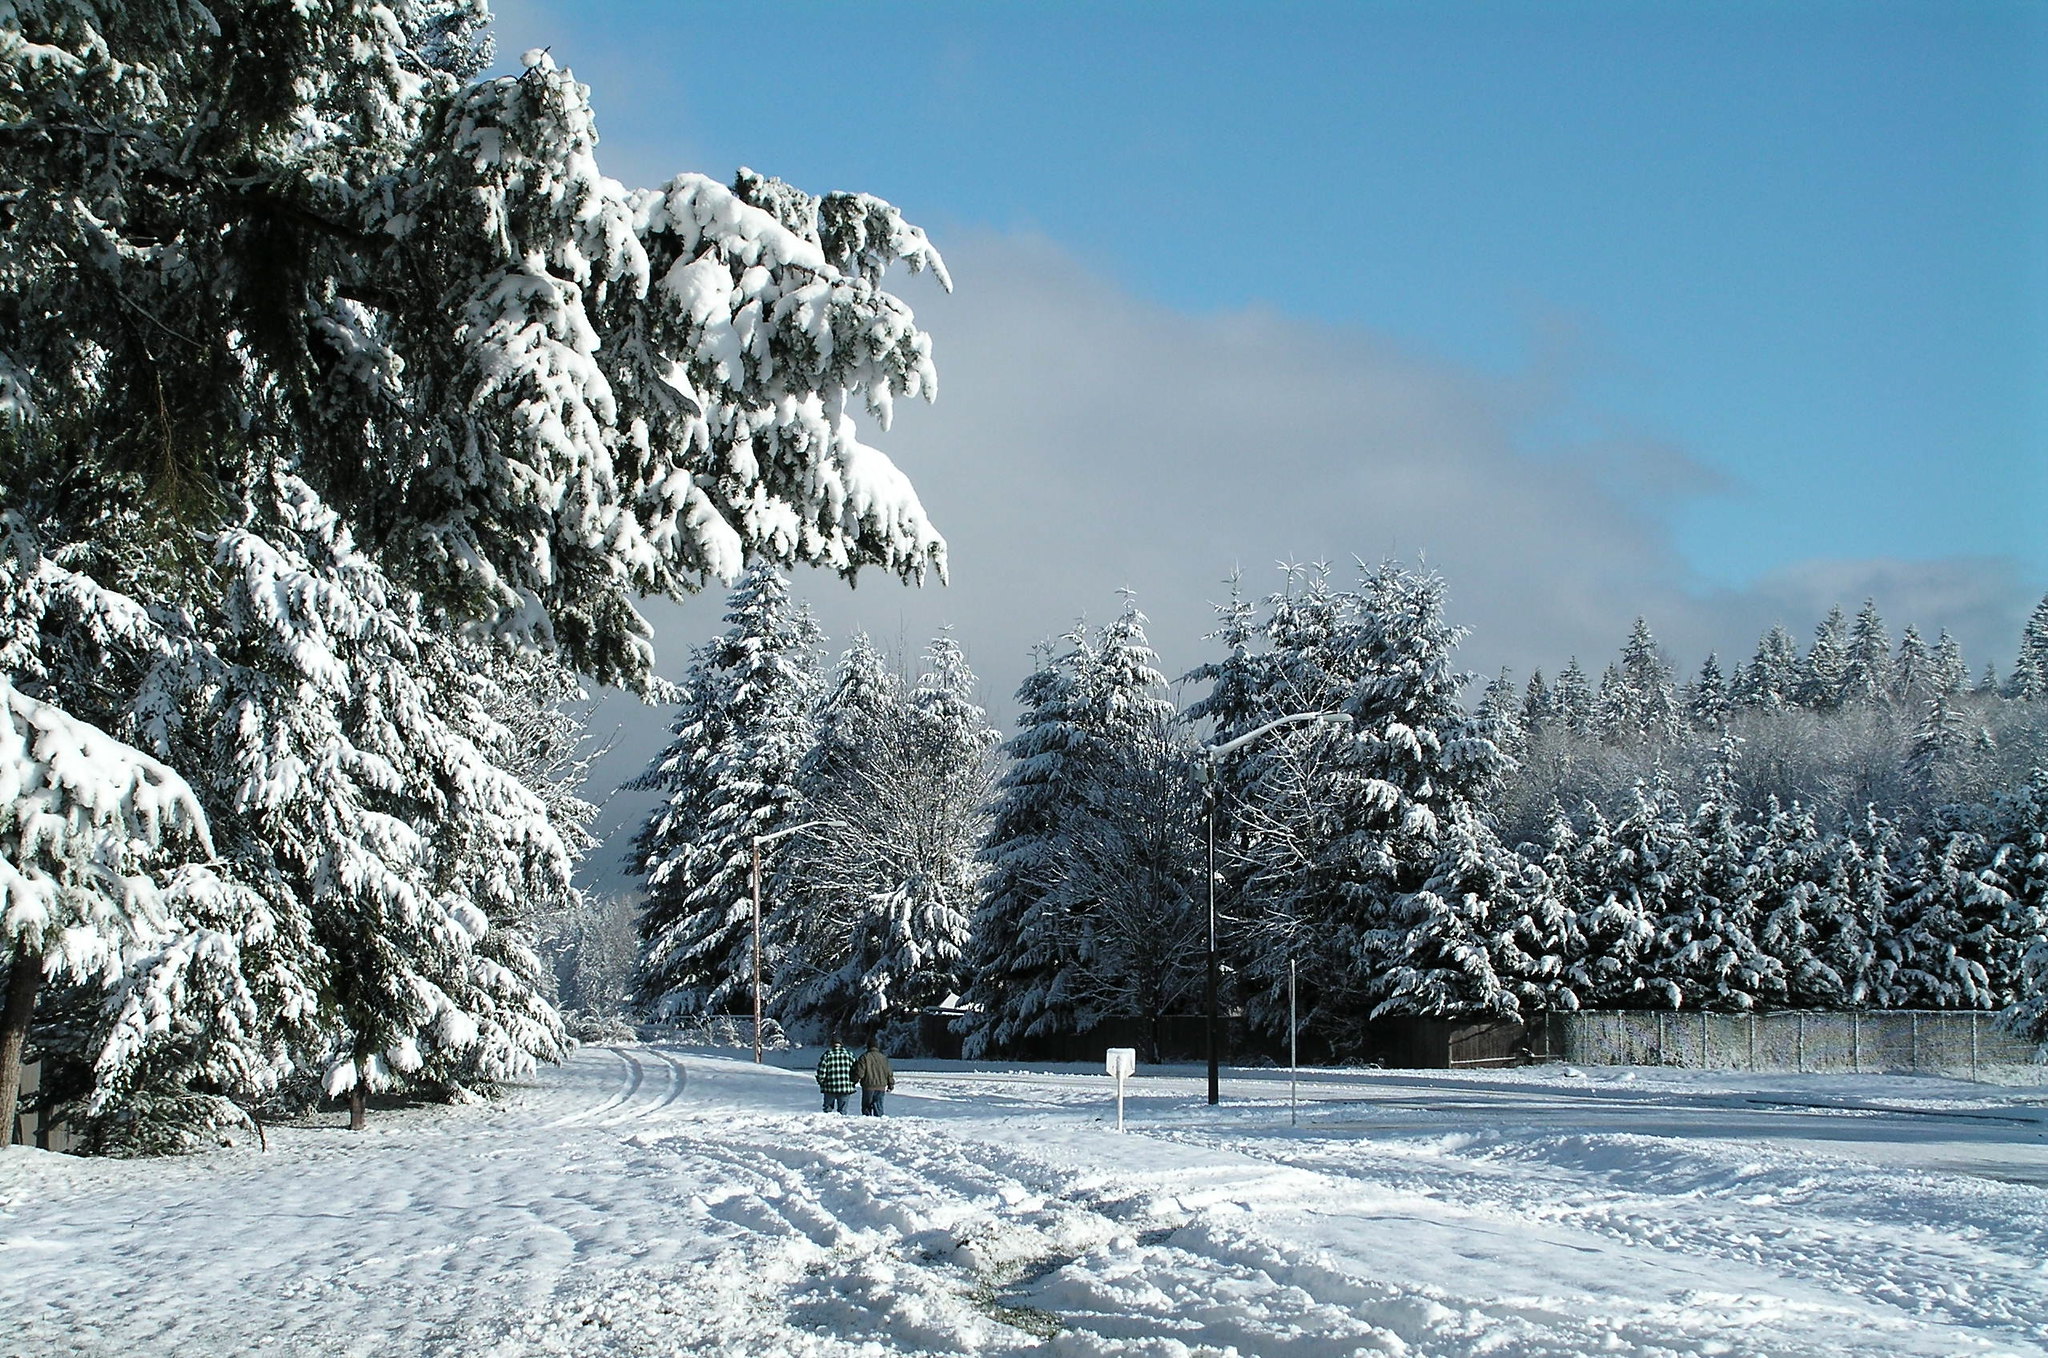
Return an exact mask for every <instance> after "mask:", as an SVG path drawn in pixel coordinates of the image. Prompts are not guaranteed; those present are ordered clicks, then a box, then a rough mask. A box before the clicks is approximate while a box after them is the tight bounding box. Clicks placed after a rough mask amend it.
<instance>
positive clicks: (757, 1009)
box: [754, 820, 848, 1066]
mask: <svg viewBox="0 0 2048 1358" xmlns="http://www.w3.org/2000/svg"><path fill="white" fill-rule="evenodd" d="M820 825H836V826H838V827H839V828H840V829H842V830H844V829H847V828H848V826H847V824H846V822H845V821H843V820H807V821H805V822H804V823H803V824H802V825H791V826H789V827H787V828H786V829H781V830H773V831H770V832H769V833H767V834H765V835H755V836H754V1064H755V1065H757V1066H758V1065H760V1064H761V846H762V845H763V844H773V843H774V842H775V841H776V840H778V839H781V838H783V837H785V836H787V835H793V834H797V833H799V832H800V831H804V830H815V829H817V828H818V827H819V826H820Z"/></svg>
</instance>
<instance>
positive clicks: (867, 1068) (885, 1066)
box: [853, 1047, 896, 1090]
mask: <svg viewBox="0 0 2048 1358" xmlns="http://www.w3.org/2000/svg"><path fill="white" fill-rule="evenodd" d="M853 1078H854V1079H856V1080H858V1081H860V1087H861V1088H862V1089H870V1090H873V1089H894V1088H895V1087H896V1072H895V1071H893V1070H891V1069H889V1058H888V1057H886V1056H884V1055H882V1049H881V1048H880V1047H869V1048H868V1049H867V1050H866V1051H864V1052H862V1053H861V1054H860V1060H858V1061H856V1062H854V1063H853Z"/></svg>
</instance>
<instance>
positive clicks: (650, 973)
mask: <svg viewBox="0 0 2048 1358" xmlns="http://www.w3.org/2000/svg"><path fill="white" fill-rule="evenodd" d="M725 621H726V624H727V626H726V631H725V633H724V635H723V636H720V637H718V638H717V639H715V640H713V641H711V642H708V643H706V644H705V645H703V646H700V647H699V648H697V650H696V651H695V652H694V653H693V655H692V656H691V661H690V666H689V669H688V671H687V672H686V674H685V676H684V678H683V679H682V681H681V683H680V684H679V685H678V688H679V689H680V691H681V704H680V707H679V710H678V712H677V715H676V719H675V725H674V739H672V740H671V741H670V743H669V745H668V748H667V749H665V750H663V751H662V753H661V754H660V755H658V756H656V757H655V759H654V761H653V763H651V764H650V765H649V766H648V768H647V771H646V772H645V773H643V774H642V775H641V776H640V777H639V779H637V780H636V782H635V784H634V785H635V786H637V787H642V788H648V789H652V790H654V791H658V792H660V793H662V794H663V801H662V804H661V805H660V806H658V807H657V808H655V810H654V812H653V814H652V815H651V816H650V817H649V818H648V821H647V824H646V825H645V826H643V827H642V828H641V830H640V833H639V835H638V836H637V837H636V838H635V840H634V844H633V859H632V862H633V868H634V870H635V871H636V872H638V873H639V874H641V876H642V877H643V878H644V879H645V880H646V884H647V906H646V913H645V914H643V915H642V916H641V921H640V935H641V939H642V940H643V945H644V946H643V950H642V953H641V959H640V979H639V991H640V996H641V998H642V1000H643V1001H644V1002H645V1003H647V1004H648V1005H649V1006H650V1007H651V1008H652V1009H653V1010H654V1012H656V1013H658V1014H664V1015H683V1014H721V1013H738V1012H741V1011H742V1010H743V1009H747V1008H748V1007H749V1006H750V1004H751V985H752V980H753V962H752V948H753V883H752V870H753V839H754V837H755V836H756V835H765V834H772V833H774V832H775V831H776V830H779V829H781V828H783V827H784V826H786V825H791V824H795V823H796V820H797V815H798V813H799V812H800V811H801V809H802V795H801V793H800V792H799V791H798V789H797V786H796V777H797V769H798V765H799V764H800V763H801V762H802V760H803V758H804V755H805V753H806V751H807V750H808V749H809V748H810V745H811V734H812V726H811V709H812V706H813V704H814V703H815V702H816V700H817V694H818V688H819V679H818V675H817V649H818V645H819V641H820V638H819V635H818V629H817V626H816V624H815V623H813V622H812V621H811V618H810V614H809V612H808V611H807V610H805V609H803V608H801V607H799V606H796V605H795V604H793V603H792V602H791V600H790V597H789V586H788V584H787V582H785V581H784V580H783V578H782V575H781V573H780V572H779V571H778V570H777V569H776V568H775V567H774V566H772V565H769V564H766V563H756V564H755V565H753V566H751V567H749V568H748V570H747V572H746V574H745V575H743V576H741V577H740V582H739V585H738V587H737V588H736V589H734V590H733V593H732V598H731V601H730V604H729V606H728V608H727V610H726V614H725ZM765 927H766V926H765V924H764V928H765Z"/></svg>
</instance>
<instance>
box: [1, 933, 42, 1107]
mask: <svg viewBox="0 0 2048 1358" xmlns="http://www.w3.org/2000/svg"><path fill="white" fill-rule="evenodd" d="M42 982H43V955H42V954H41V953H39V952H29V951H28V950H27V949H26V948H24V949H22V950H21V951H19V952H17V953H15V955H14V965H13V966H11V967H9V968H8V969H7V1003H6V1007H5V1008H4V1009H0V1117H5V1118H6V1119H7V1123H6V1132H5V1135H0V1145H12V1144H13V1142H14V1133H15V1126H14V1121H15V1119H14V1106H15V1104H17V1103H19V1102H20V1101H21V1054H22V1052H23V1051H25V1050H26V1049H27V1047H28V1025H29V1021H30V1020H31V1019H33V1018H34V1017H35V1012H36V991H37V990H38V989H39V988H40V987H41V985H42Z"/></svg>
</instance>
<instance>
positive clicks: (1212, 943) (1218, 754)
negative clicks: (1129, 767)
mask: <svg viewBox="0 0 2048 1358" xmlns="http://www.w3.org/2000/svg"><path fill="white" fill-rule="evenodd" d="M1350 721H1351V718H1350V716H1349V715H1347V714H1346V713H1343V712H1294V713H1290V714H1289V715H1287V716H1285V717H1276V718H1274V719H1273V720H1272V721H1269V722H1267V723H1266V724H1265V725H1264V726H1259V727H1254V728H1253V729H1252V730H1249V731H1247V732H1245V733H1244V734H1243V735H1241V736H1237V737H1235V738H1233V739H1230V740H1226V741H1222V742H1219V743H1218V744H1215V745H1204V746H1203V747H1202V749H1201V754H1202V762H1201V763H1199V764H1197V765H1195V780H1196V781H1197V782H1199V783H1200V784H1201V785H1202V788H1203V790H1204V792H1205V793H1206V794H1207V801H1208V804H1209V805H1208V822H1209V977H1208V981H1207V982H1206V983H1205V985H1204V987H1203V991H1204V995H1203V999H1204V1005H1203V1007H1204V1010H1205V1016H1204V1019H1203V1029H1204V1037H1205V1040H1206V1042H1207V1044H1208V1048H1209V1104H1210V1106H1211V1107H1214V1106H1215V1105H1216V1104H1218V1103H1220V1102H1221V1101H1222V1098H1223V1070H1222V1066H1221V1064H1220V1061H1219V1059H1218V1056H1217V1052H1216V990H1217V985H1216V979H1217V977H1216V974H1217V960H1216V773H1217V769H1218V767H1219V766H1220V765H1221V764H1222V762H1223V756H1225V755H1227V754H1234V753H1236V752H1237V751H1238V750H1241V749H1243V748H1244V747H1245V746H1247V745H1249V744H1251V743H1252V742H1253V741H1255V740H1258V739H1259V738H1260V737H1262V736H1266V735H1269V734H1271V733H1272V732H1274V731H1278V730H1280V729H1281V728H1282V727H1287V726H1299V725H1301V724H1302V723H1303V722H1317V723H1321V724H1326V725H1332V726H1335V725H1345V724H1349V722H1350Z"/></svg>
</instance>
